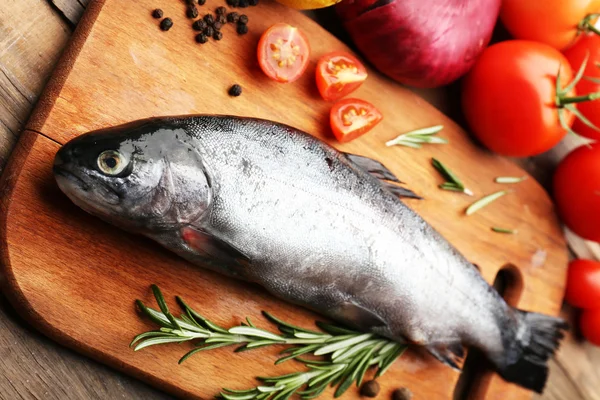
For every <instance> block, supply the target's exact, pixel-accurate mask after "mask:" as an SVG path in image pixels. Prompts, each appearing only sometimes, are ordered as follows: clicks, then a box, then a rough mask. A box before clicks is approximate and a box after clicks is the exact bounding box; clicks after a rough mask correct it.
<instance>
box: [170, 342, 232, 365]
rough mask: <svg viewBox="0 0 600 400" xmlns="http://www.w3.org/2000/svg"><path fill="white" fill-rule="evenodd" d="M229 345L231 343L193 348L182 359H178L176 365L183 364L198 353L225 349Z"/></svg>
mask: <svg viewBox="0 0 600 400" xmlns="http://www.w3.org/2000/svg"><path fill="white" fill-rule="evenodd" d="M230 345H231V343H216V344H211V345H208V346H202V347H197V348H195V349H193V350H190V351H188V352H187V353H185V354H184V355H183V357H181V358H180V359H179V362H178V364H181V363H182V362H184V361H185V360H187V359H188V358H190V357H191V356H193V355H194V354H196V353H199V352H201V351H206V350H214V349H218V348H219V347H225V346H230Z"/></svg>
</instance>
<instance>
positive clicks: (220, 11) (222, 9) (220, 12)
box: [215, 6, 227, 15]
mask: <svg viewBox="0 0 600 400" xmlns="http://www.w3.org/2000/svg"><path fill="white" fill-rule="evenodd" d="M215 12H216V13H217V15H225V14H226V13H227V9H226V8H225V7H222V6H221V7H217V9H216V10H215Z"/></svg>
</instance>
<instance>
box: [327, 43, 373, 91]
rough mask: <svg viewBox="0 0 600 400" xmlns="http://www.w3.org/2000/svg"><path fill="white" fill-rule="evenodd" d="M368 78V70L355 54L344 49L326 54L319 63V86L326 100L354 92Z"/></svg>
mask: <svg viewBox="0 0 600 400" xmlns="http://www.w3.org/2000/svg"><path fill="white" fill-rule="evenodd" d="M365 79H367V70H366V69H365V67H364V65H362V64H361V62H360V61H358V60H357V59H356V58H355V57H354V56H352V55H351V54H349V53H346V52H343V51H334V52H333V53H329V54H325V55H324V56H323V57H321V58H320V59H319V62H318V63H317V87H318V88H319V93H321V97H323V98H324V99H325V100H328V101H329V100H337V99H341V98H342V97H344V96H346V95H347V94H350V93H352V92H353V91H355V90H356V89H358V87H359V86H360V85H362V83H363V82H364V81H365Z"/></svg>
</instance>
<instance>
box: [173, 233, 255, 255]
mask: <svg viewBox="0 0 600 400" xmlns="http://www.w3.org/2000/svg"><path fill="white" fill-rule="evenodd" d="M181 238H182V239H183V241H184V242H185V243H186V244H187V245H188V246H189V247H190V248H191V249H192V250H194V251H196V252H197V253H199V254H202V255H204V256H206V257H208V258H212V259H215V260H219V261H223V262H227V263H231V262H235V263H237V264H247V263H249V262H250V258H249V257H248V256H246V255H245V254H244V253H243V252H242V251H240V250H239V249H237V248H236V247H235V246H233V245H232V244H230V243H227V242H226V241H224V240H222V239H219V238H218V237H216V236H214V235H212V234H210V232H207V231H205V230H202V229H199V228H195V227H191V226H186V227H183V228H182V229H181Z"/></svg>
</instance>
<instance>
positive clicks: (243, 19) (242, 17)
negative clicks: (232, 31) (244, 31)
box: [238, 14, 248, 25]
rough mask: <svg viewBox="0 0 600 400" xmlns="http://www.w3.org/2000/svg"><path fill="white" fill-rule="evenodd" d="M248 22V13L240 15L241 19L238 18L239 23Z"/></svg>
mask: <svg viewBox="0 0 600 400" xmlns="http://www.w3.org/2000/svg"><path fill="white" fill-rule="evenodd" d="M247 23H248V16H247V15H246V14H242V15H240V19H238V24H244V25H246V24H247Z"/></svg>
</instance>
